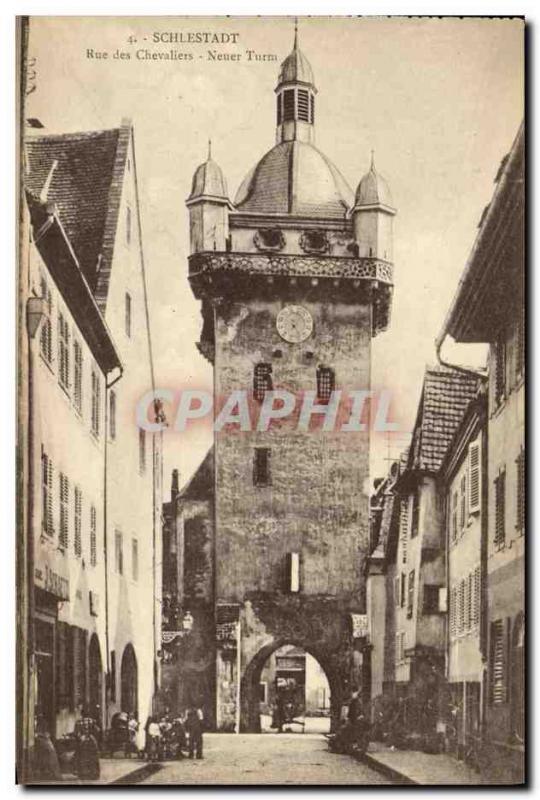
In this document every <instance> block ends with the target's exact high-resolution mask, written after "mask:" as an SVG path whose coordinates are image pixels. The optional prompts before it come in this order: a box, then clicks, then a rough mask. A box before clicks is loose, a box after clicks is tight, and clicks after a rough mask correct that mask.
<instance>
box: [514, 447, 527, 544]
mask: <svg viewBox="0 0 540 800" xmlns="http://www.w3.org/2000/svg"><path fill="white" fill-rule="evenodd" d="M516 472H517V475H516V477H517V482H516V530H517V531H519V532H520V533H524V531H525V451H524V450H523V448H522V449H521V450H520V452H519V455H518V457H517V458H516Z"/></svg>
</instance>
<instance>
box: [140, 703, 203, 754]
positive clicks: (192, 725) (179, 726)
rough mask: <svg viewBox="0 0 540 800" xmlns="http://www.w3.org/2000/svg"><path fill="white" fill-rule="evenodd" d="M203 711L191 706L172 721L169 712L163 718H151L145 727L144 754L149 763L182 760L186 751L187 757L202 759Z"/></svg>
mask: <svg viewBox="0 0 540 800" xmlns="http://www.w3.org/2000/svg"><path fill="white" fill-rule="evenodd" d="M203 730H204V718H203V712H202V710H201V709H200V708H198V707H197V706H195V705H192V706H189V708H187V709H186V711H185V712H184V713H183V714H181V715H180V716H178V717H175V718H172V717H171V716H170V715H169V714H168V713H166V714H164V715H163V716H162V717H161V718H160V719H158V718H157V717H153V716H151V717H148V721H147V723H146V727H145V733H146V744H145V752H146V756H147V758H148V759H149V760H150V761H158V760H160V759H165V758H183V757H184V751H187V755H188V758H194V757H195V758H199V759H200V758H202V757H203Z"/></svg>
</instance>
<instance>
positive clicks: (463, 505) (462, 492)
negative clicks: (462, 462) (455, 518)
mask: <svg viewBox="0 0 540 800" xmlns="http://www.w3.org/2000/svg"><path fill="white" fill-rule="evenodd" d="M466 523H467V475H462V477H461V480H460V482H459V526H460V528H461V532H462V533H463V531H464V529H465V525H466Z"/></svg>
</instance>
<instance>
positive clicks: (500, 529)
mask: <svg viewBox="0 0 540 800" xmlns="http://www.w3.org/2000/svg"><path fill="white" fill-rule="evenodd" d="M494 484H495V546H496V547H497V548H501V547H504V545H505V541H506V529H505V516H506V471H505V470H504V469H502V470H501V471H500V472H499V474H498V476H497V477H496V478H495V481H494Z"/></svg>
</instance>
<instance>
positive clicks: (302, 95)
mask: <svg viewBox="0 0 540 800" xmlns="http://www.w3.org/2000/svg"><path fill="white" fill-rule="evenodd" d="M297 92H298V94H297V103H298V119H300V120H302V121H303V122H309V92H308V91H307V90H306V89H298V90H297Z"/></svg>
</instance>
